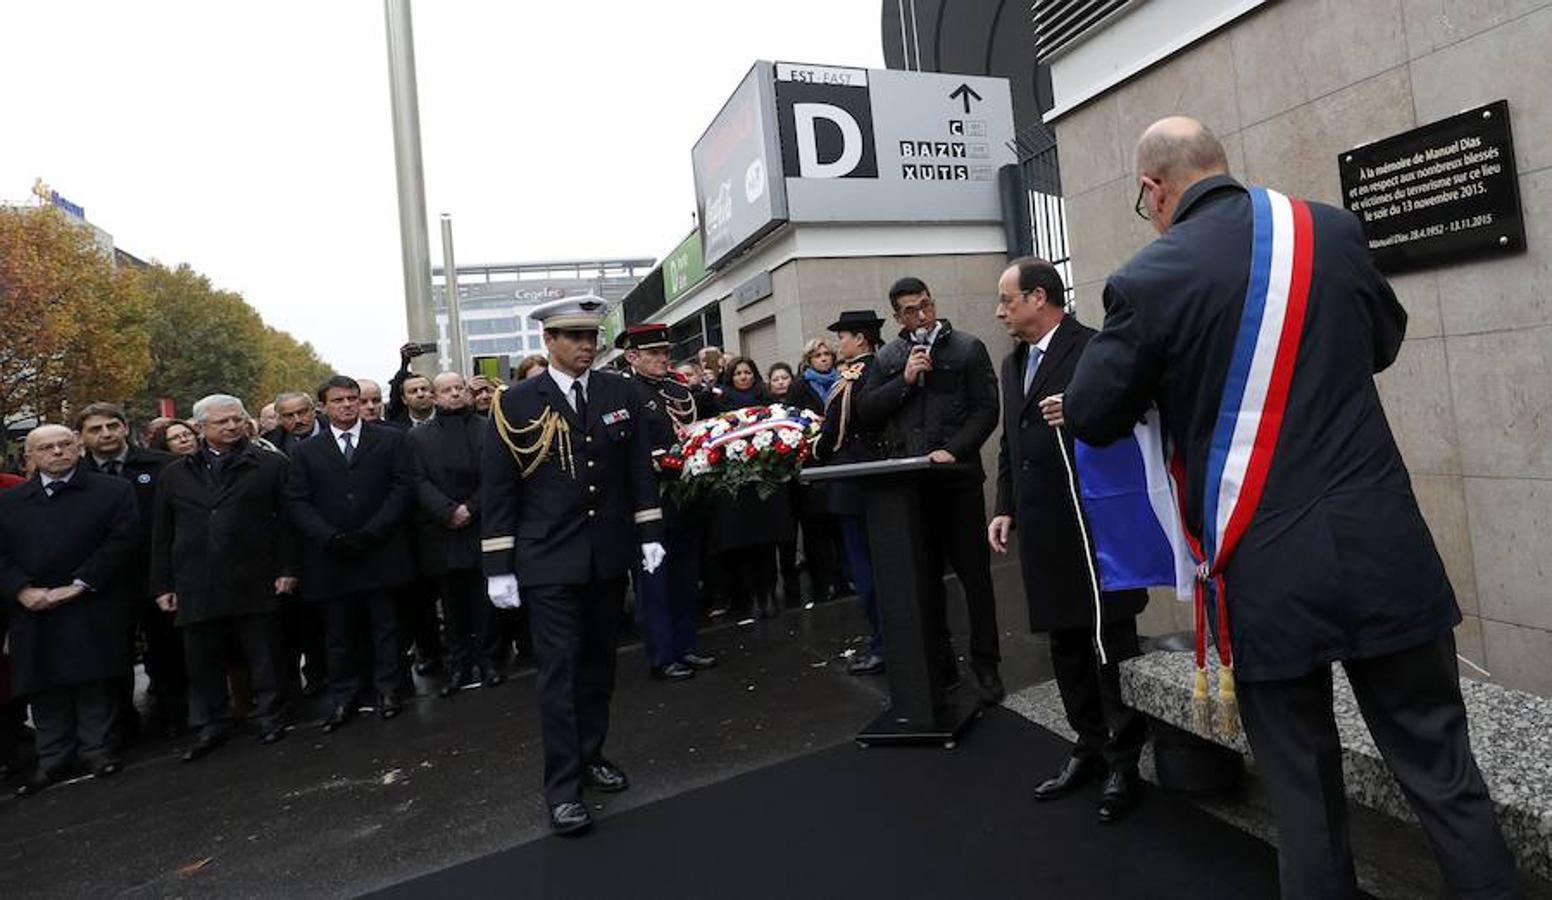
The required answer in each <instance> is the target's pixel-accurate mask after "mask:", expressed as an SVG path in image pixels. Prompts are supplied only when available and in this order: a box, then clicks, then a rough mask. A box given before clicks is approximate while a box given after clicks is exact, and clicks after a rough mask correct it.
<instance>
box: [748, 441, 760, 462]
mask: <svg viewBox="0 0 1552 900" xmlns="http://www.w3.org/2000/svg"><path fill="white" fill-rule="evenodd" d="M759 452H760V451H759V449H758V448H756V447H755V445H754V444H750V445H749V446H747V447H745V448H744V459H754V458H755V456H756V455H757V454H758V453H759Z"/></svg>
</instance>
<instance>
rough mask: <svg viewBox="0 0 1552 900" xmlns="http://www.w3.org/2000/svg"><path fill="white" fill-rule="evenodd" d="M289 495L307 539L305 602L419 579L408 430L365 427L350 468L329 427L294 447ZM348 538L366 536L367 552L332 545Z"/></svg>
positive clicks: (292, 511) (294, 519) (304, 551)
mask: <svg viewBox="0 0 1552 900" xmlns="http://www.w3.org/2000/svg"><path fill="white" fill-rule="evenodd" d="M286 495H287V498H288V502H287V506H288V508H289V511H290V514H291V521H292V523H293V524H294V525H295V526H296V530H297V532H298V533H299V535H300V537H301V540H302V596H303V597H304V598H306V599H308V600H325V599H328V598H329V597H337V596H339V595H341V594H352V593H359V592H364V591H378V590H383V589H385V588H390V587H395V586H397V585H401V584H404V583H405V582H407V581H410V580H411V579H413V578H414V577H415V559H414V555H413V553H414V551H413V549H412V548H411V547H410V539H409V530H408V527H407V526H408V524H409V517H410V513H411V511H412V510H413V508H414V503H415V485H414V472H413V466H412V463H411V462H410V451H409V447H408V445H406V444H405V435H404V432H402V431H396V430H394V429H392V428H389V427H388V426H386V425H374V424H372V423H369V422H363V423H361V442H360V443H359V444H358V445H357V446H356V449H355V453H354V454H352V456H351V460H350V462H349V463H346V462H345V456H344V454H343V453H341V452H340V447H339V442H338V441H336V440H334V433H333V431H332V430H330V429H329V427H328V426H324V430H323V431H322V432H321V433H319V434H317V435H315V436H314V437H311V438H308V439H307V440H305V441H301V442H300V443H298V444H296V445H295V446H294V447H293V448H292V450H291V478H290V481H289V482H288V485H287V490H286ZM346 532H359V533H360V534H361V535H362V537H363V539H364V540H365V541H366V544H367V546H366V549H365V550H353V549H347V548H344V547H339V546H337V545H331V544H330V539H331V538H333V537H334V536H335V535H338V534H342V533H346Z"/></svg>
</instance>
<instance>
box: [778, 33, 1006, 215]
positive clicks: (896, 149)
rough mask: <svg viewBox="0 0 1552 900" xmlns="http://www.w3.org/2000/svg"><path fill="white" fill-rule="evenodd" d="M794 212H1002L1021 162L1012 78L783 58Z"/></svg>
mask: <svg viewBox="0 0 1552 900" xmlns="http://www.w3.org/2000/svg"><path fill="white" fill-rule="evenodd" d="M776 116H777V121H778V132H779V134H780V136H781V150H782V157H781V158H782V173H783V174H784V175H785V176H786V186H787V213H788V218H789V219H791V220H792V221H794V222H804V221H809V222H815V221H817V222H837V221H862V222H870V221H871V222H923V221H928V222H934V221H935V222H964V221H972V222H975V221H980V222H998V221H1001V218H1002V207H1001V205H1000V201H999V199H998V194H997V168H998V167H999V166H1001V165H1004V164H1006V163H1011V162H1015V157H1014V154H1013V150H1012V148H1011V144H1012V141H1013V102H1012V98H1011V96H1010V94H1009V90H1008V82H1007V81H1006V80H1005V79H1002V78H980V77H973V76H964V75H943V74H939V73H935V72H904V71H898V70H893V69H885V70H879V69H847V68H840V67H836V66H812V65H802V64H797V63H777V64H776Z"/></svg>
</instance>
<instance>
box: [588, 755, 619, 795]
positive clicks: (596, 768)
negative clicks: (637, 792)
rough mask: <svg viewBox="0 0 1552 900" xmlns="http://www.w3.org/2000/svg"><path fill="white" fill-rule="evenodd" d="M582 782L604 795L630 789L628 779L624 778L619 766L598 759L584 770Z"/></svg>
mask: <svg viewBox="0 0 1552 900" xmlns="http://www.w3.org/2000/svg"><path fill="white" fill-rule="evenodd" d="M582 781H583V783H585V784H586V785H587V786H588V787H590V788H594V789H596V790H600V791H603V792H604V793H606V794H616V793H619V792H620V791H623V790H625V789H626V788H628V787H630V779H629V778H626V777H625V773H624V772H622V771H620V767H619V766H617V765H615V764H614V763H612V762H610V761H608V760H607V759H600V760H599V761H598V762H595V763H593V764H591V765H589V766H588V767H587V768H586V769H584V770H583V771H582Z"/></svg>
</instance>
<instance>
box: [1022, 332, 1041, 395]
mask: <svg viewBox="0 0 1552 900" xmlns="http://www.w3.org/2000/svg"><path fill="white" fill-rule="evenodd" d="M1043 356H1045V351H1044V350H1041V349H1040V348H1039V347H1036V346H1035V345H1033V344H1031V345H1030V346H1029V357H1028V359H1027V360H1026V362H1025V365H1024V394H1025V395H1026V396H1027V395H1028V394H1029V387H1030V385H1032V384H1034V383H1035V370H1036V369H1038V368H1040V359H1041V357H1043Z"/></svg>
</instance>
